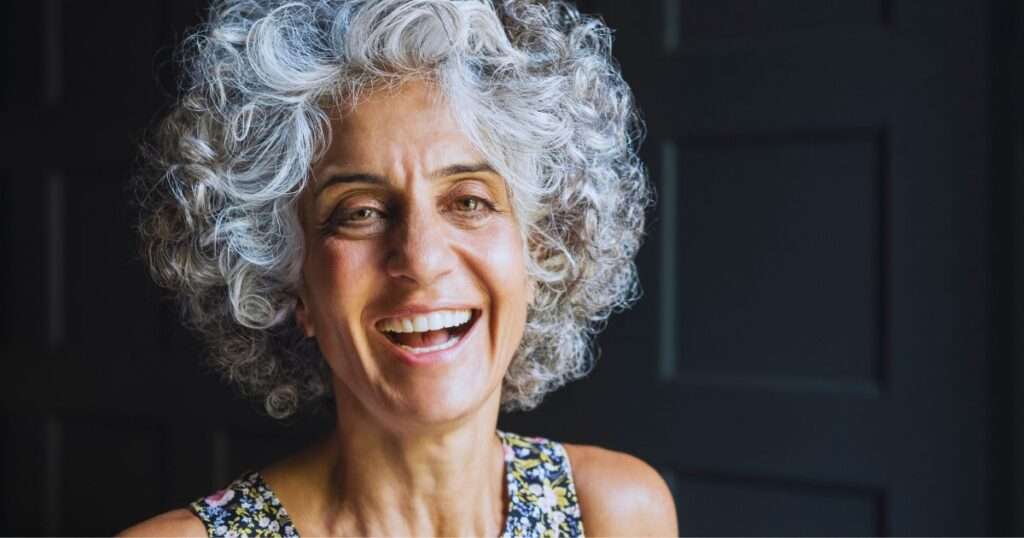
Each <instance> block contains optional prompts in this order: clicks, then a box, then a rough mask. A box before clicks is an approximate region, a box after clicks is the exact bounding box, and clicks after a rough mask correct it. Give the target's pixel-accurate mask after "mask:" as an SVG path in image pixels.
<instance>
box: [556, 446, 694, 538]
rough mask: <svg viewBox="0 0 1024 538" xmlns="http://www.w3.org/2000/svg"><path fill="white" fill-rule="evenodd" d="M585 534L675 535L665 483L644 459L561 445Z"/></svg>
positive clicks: (673, 514) (673, 509)
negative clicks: (567, 459) (566, 458)
mask: <svg viewBox="0 0 1024 538" xmlns="http://www.w3.org/2000/svg"><path fill="white" fill-rule="evenodd" d="M565 450H566V452H567V453H568V454H569V461H570V464H571V465H572V475H573V482H574V483H575V484H576V495H577V496H578V497H579V502H580V512H581V514H582V516H583V529H584V530H585V532H586V533H587V534H590V535H595V536H624V535H625V536H678V535H679V530H678V527H677V525H678V524H677V521H676V505H675V501H674V500H673V499H672V493H671V492H670V491H669V489H668V485H667V484H666V483H665V480H664V479H662V478H661V475H660V474H658V472H657V471H655V470H654V468H653V467H651V466H650V465H648V464H647V463H645V462H644V461H643V460H641V459H639V458H636V457H634V456H630V455H629V454H625V453H623V452H616V451H614V450H607V449H604V448H600V447H596V446H588V445H572V444H565Z"/></svg>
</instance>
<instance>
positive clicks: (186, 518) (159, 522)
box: [115, 508, 206, 537]
mask: <svg viewBox="0 0 1024 538" xmlns="http://www.w3.org/2000/svg"><path fill="white" fill-rule="evenodd" d="M115 536H124V537H128V536H200V537H205V536H206V526H205V525H203V522H202V521H200V520H199V518H198V517H196V515H195V514H193V513H192V512H190V511H188V510H186V509H184V508H179V509H178V510H171V511H170V512H165V513H163V514H160V515H158V516H156V517H153V518H150V519H147V520H146V521H143V522H142V523H139V524H138V525H134V526H132V527H129V528H127V529H125V530H123V531H121V532H119V533H117V534H116V535H115Z"/></svg>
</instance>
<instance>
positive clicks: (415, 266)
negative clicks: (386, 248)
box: [387, 207, 456, 286]
mask: <svg viewBox="0 0 1024 538" xmlns="http://www.w3.org/2000/svg"><path fill="white" fill-rule="evenodd" d="M396 224H398V226H396V227H395V228H394V229H393V232H392V235H391V238H390V240H391V249H390V252H389V255H388V260H387V273H388V276H391V277H392V278H396V279H399V280H403V281H406V282H410V283H415V284H418V285H420V286H428V285H431V284H433V283H434V282H435V281H437V280H438V279H439V278H441V277H442V276H444V275H446V274H448V273H449V272H451V270H452V268H453V266H454V263H455V260H456V257H455V253H454V252H453V251H452V245H451V242H450V241H451V239H450V238H449V237H448V236H447V234H446V233H445V222H444V220H443V218H442V217H441V215H437V214H436V212H434V211H432V210H431V209H427V208H424V207H413V208H409V210H407V211H405V214H404V218H402V219H401V222H399V223H396Z"/></svg>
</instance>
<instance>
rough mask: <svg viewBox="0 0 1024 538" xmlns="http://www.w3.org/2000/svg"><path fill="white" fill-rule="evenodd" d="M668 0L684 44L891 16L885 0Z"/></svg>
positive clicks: (851, 22) (875, 20)
mask: <svg viewBox="0 0 1024 538" xmlns="http://www.w3.org/2000/svg"><path fill="white" fill-rule="evenodd" d="M664 1H666V2H676V3H677V4H678V7H676V9H677V10H678V12H679V19H680V20H679V24H680V26H681V29H682V40H683V43H684V44H685V43H686V42H687V41H692V40H694V39H701V38H706V37H718V36H732V35H744V34H764V33H774V32H785V31H792V30H799V29H804V28H814V27H819V26H825V25H836V24H878V23H881V22H884V21H885V19H886V18H887V15H888V14H887V13H886V6H885V1H884V0H869V1H857V0H822V1H812V2H809V1H806V0H804V1H795V0H789V1H783V2H751V1H749V0H664Z"/></svg>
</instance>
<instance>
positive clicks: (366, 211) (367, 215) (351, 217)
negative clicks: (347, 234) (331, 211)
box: [344, 207, 380, 222]
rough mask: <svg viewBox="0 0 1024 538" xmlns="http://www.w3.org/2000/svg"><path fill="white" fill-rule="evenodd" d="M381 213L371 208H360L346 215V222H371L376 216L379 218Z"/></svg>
mask: <svg viewBox="0 0 1024 538" xmlns="http://www.w3.org/2000/svg"><path fill="white" fill-rule="evenodd" d="M379 214H380V212H379V211H377V210H376V209H373V208H371V207H360V208H357V209H355V210H353V211H351V212H349V213H348V214H347V215H345V218H344V220H345V221H347V222H362V221H367V220H371V219H373V218H374V217H376V216H379Z"/></svg>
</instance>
